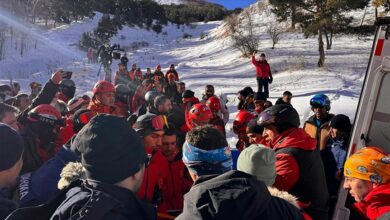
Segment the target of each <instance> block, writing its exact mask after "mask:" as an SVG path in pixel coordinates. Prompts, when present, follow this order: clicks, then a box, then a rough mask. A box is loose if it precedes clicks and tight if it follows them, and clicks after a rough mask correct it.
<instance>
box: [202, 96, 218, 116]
mask: <svg viewBox="0 0 390 220" xmlns="http://www.w3.org/2000/svg"><path fill="white" fill-rule="evenodd" d="M206 105H207V107H209V108H210V110H211V111H212V112H218V111H219V110H221V102H220V101H219V98H217V97H215V96H212V97H210V98H209V99H208V100H207V101H206Z"/></svg>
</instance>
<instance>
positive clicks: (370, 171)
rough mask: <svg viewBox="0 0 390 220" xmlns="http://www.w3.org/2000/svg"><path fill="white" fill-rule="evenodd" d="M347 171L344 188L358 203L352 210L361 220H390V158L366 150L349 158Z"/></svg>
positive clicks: (387, 155)
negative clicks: (356, 212) (355, 211)
mask: <svg viewBox="0 0 390 220" xmlns="http://www.w3.org/2000/svg"><path fill="white" fill-rule="evenodd" d="M344 168H345V169H344V175H345V182H344V188H345V189H346V190H348V191H349V193H350V194H351V196H352V197H353V198H354V199H355V200H356V203H355V204H354V205H353V208H354V210H357V211H358V214H359V215H360V216H359V219H370V220H371V219H372V220H374V219H389V218H388V217H389V213H390V155H389V154H387V153H385V152H384V151H383V150H381V149H379V148H377V147H365V148H362V149H360V150H359V151H357V152H356V153H355V154H353V155H352V156H351V157H349V158H348V160H347V161H346V162H345V165H344ZM386 214H387V216H386V217H385V215H386ZM381 217H382V218H381ZM356 218H358V217H357V216H356Z"/></svg>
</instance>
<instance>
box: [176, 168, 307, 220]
mask: <svg viewBox="0 0 390 220" xmlns="http://www.w3.org/2000/svg"><path fill="white" fill-rule="evenodd" d="M176 219H178V220H181V219H191V220H196V219H199V220H200V219H208V220H210V219H221V220H226V219H235V220H240V219H243V220H244V219H245V220H251V219H273V220H278V219H283V220H287V219H303V216H302V214H301V213H300V212H299V210H298V209H297V208H296V207H294V205H292V204H290V203H288V202H286V201H285V200H283V199H280V198H277V197H273V196H271V194H270V193H269V191H268V189H267V187H266V185H265V184H264V183H263V182H259V181H258V180H257V179H256V178H255V177H254V176H252V175H249V174H246V173H244V172H240V171H229V172H227V173H224V174H222V175H219V176H217V175H210V176H201V177H200V178H199V179H198V180H196V181H195V183H194V185H193V186H192V188H191V190H190V191H189V192H188V193H187V194H186V195H185V198H184V209H183V213H182V214H181V215H180V216H178V217H177V218H176Z"/></svg>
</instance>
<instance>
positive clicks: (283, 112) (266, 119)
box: [257, 104, 300, 133]
mask: <svg viewBox="0 0 390 220" xmlns="http://www.w3.org/2000/svg"><path fill="white" fill-rule="evenodd" d="M257 124H258V125H260V126H262V127H265V126H267V125H275V126H276V128H277V129H278V131H279V133H281V132H283V131H285V130H287V129H289V128H298V127H299V125H300V121H299V115H298V112H297V110H295V109H294V108H293V107H292V106H290V105H286V104H279V105H274V106H271V107H269V108H267V109H265V110H264V111H263V112H262V113H261V114H260V116H259V120H258V121H257Z"/></svg>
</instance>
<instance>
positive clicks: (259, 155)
mask: <svg viewBox="0 0 390 220" xmlns="http://www.w3.org/2000/svg"><path fill="white" fill-rule="evenodd" d="M275 163H276V154H275V151H273V150H272V149H271V148H267V147H265V146H264V145H260V144H252V145H251V146H249V147H248V148H245V149H244V150H243V151H242V152H241V154H240V156H239V157H238V161H237V170H240V171H242V172H245V173H249V174H252V175H254V176H256V177H257V179H258V180H260V181H263V182H264V183H265V184H266V185H267V186H272V185H273V184H274V182H275V178H276V165H275Z"/></svg>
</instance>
